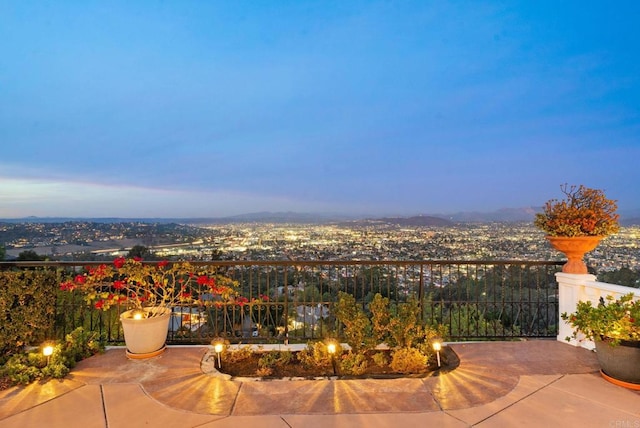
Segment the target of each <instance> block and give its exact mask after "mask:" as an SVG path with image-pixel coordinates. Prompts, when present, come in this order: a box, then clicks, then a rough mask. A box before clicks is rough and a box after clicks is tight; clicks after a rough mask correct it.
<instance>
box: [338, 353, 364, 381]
mask: <svg viewBox="0 0 640 428" xmlns="http://www.w3.org/2000/svg"><path fill="white" fill-rule="evenodd" d="M367 367H368V363H367V358H366V357H365V356H364V354H361V353H354V352H347V353H346V354H343V355H342V357H341V358H340V370H341V372H342V374H346V375H353V376H359V375H361V374H364V373H365V371H366V370H367Z"/></svg>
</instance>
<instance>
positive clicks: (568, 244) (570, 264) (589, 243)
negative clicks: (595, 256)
mask: <svg viewBox="0 0 640 428" xmlns="http://www.w3.org/2000/svg"><path fill="white" fill-rule="evenodd" d="M602 238H604V237H603V236H573V237H566V236H547V239H548V240H549V242H550V243H551V246H552V247H553V248H555V249H556V250H558V251H560V252H562V253H564V255H565V256H567V259H568V260H567V263H565V264H564V266H562V272H564V273H576V274H585V273H589V271H588V270H587V265H585V264H584V262H583V261H582V258H583V257H584V255H585V254H586V253H588V252H589V251H593V249H595V248H596V247H597V246H598V244H599V243H600V241H601V240H602Z"/></svg>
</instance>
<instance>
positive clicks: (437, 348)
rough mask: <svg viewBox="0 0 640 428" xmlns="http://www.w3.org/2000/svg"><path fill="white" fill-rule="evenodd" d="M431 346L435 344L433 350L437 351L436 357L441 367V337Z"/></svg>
mask: <svg viewBox="0 0 640 428" xmlns="http://www.w3.org/2000/svg"><path fill="white" fill-rule="evenodd" d="M431 346H433V350H434V351H436V359H437V360H438V367H440V350H441V349H442V342H441V341H440V340H439V339H437V340H434V341H433V343H432V344H431Z"/></svg>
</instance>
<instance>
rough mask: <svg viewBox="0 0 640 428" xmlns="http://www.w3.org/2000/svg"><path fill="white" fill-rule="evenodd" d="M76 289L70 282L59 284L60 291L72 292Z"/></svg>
mask: <svg viewBox="0 0 640 428" xmlns="http://www.w3.org/2000/svg"><path fill="white" fill-rule="evenodd" d="M75 288H76V285H75V284H74V283H73V282H71V281H66V282H63V283H62V284H60V290H62V291H72V290H74V289H75Z"/></svg>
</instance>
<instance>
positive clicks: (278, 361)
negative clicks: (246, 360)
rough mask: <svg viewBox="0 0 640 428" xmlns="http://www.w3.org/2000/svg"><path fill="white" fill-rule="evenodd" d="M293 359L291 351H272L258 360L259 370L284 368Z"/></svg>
mask: <svg viewBox="0 0 640 428" xmlns="http://www.w3.org/2000/svg"><path fill="white" fill-rule="evenodd" d="M292 359H293V353H291V351H271V352H265V353H263V354H262V356H260V359H259V360H258V367H259V368H267V367H269V368H274V367H284V366H286V365H287V364H289V363H290V362H291V360H292Z"/></svg>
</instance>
